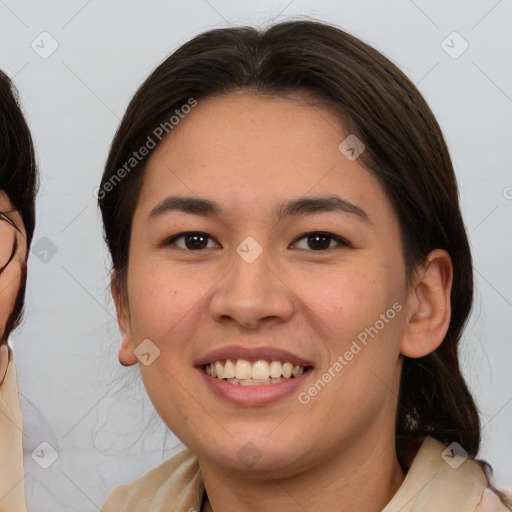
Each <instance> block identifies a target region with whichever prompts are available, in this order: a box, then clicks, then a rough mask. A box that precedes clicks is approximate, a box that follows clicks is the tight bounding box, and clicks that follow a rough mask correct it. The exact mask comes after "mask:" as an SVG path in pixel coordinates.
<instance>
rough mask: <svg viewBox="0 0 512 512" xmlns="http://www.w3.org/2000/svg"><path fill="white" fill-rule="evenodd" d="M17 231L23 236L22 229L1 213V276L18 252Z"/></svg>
mask: <svg viewBox="0 0 512 512" xmlns="http://www.w3.org/2000/svg"><path fill="white" fill-rule="evenodd" d="M16 231H18V232H19V233H21V234H22V235H23V233H22V232H21V230H20V228H19V227H18V226H17V225H16V224H15V223H14V222H13V221H12V220H11V219H10V218H9V217H8V216H7V215H6V214H5V213H4V212H0V274H1V273H2V272H3V271H4V270H5V268H6V267H7V265H9V263H10V262H11V261H12V260H13V258H14V256H15V255H16V251H17V250H18V237H17V236H16Z"/></svg>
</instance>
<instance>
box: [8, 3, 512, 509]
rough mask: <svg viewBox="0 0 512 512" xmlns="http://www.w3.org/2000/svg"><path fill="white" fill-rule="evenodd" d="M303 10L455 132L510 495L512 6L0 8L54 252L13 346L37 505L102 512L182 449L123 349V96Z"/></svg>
mask: <svg viewBox="0 0 512 512" xmlns="http://www.w3.org/2000/svg"><path fill="white" fill-rule="evenodd" d="M297 15H311V16H314V17H317V18H318V19H321V20H326V21H330V22H334V23H336V24H337V25H339V26H340V27H342V28H344V29H346V30H348V31H350V32H351V33H353V34H354V35H356V36H358V37H360V38H362V39H363V40H365V41H366V42H368V43H370V44H372V45H374V46H375V47H376V48H377V49H379V50H380V51H381V52H383V53H384V54H385V55H387V56H388V57H389V58H391V59H392V60H393V61H394V62H395V63H396V64H397V65H398V66H399V67H400V68H401V69H402V70H403V71H404V72H405V73H406V74H407V75H408V76H409V77H410V78H411V80H412V81H413V82H414V83H416V84H417V85H418V87H419V89H420V90H421V92H422V93H423V94H424V96H425V98H426V99H427V101H428V102H429V104H430V106H431V108H432V109H433V111H434V114H435V115H436V116H437V118H438V120H439V122H440V124H441V127H442V128H443V131H444V133H445V135H446V138H447V141H448V145H449V147H450V150H451V154H452V157H453V161H454V164H455V168H456V172H457V176H458V179H459V182H460V192H461V200H462V207H463V212H464V215H465V220H466V223H467V227H468V232H469V234H470V238H471V245H472V249H473V254H474V263H475V269H476V278H477V283H476V285H477V296H476V306H475V310H474V313H473V315H472V317H471V320H470V322H469V324H468V328H467V331H466V336H465V340H464V343H463V347H462V353H461V357H462V361H463V365H464V369H465V374H466V375H467V377H468V379H469V382H470V384H471V388H472V390H473V392H474V393H475V395H476V397H477V401H478V404H479V406H480V408H481V411H482V423H483V424H484V430H483V447H482V451H481V457H482V458H485V459H486V460H488V461H489V462H491V464H492V465H493V466H494V468H495V476H496V482H497V483H498V484H500V485H502V486H506V487H508V488H510V487H512V462H511V461H512V442H511V432H512V385H511V384H512V378H511V364H510V362H511V356H512V257H511V256H512V236H511V235H512V221H511V219H512V199H511V198H512V188H510V187H512V172H511V168H510V165H511V164H510V162H511V157H512V153H511V150H510V147H511V142H510V138H511V134H512V67H511V64H510V63H511V61H512V59H511V57H512V55H511V53H512V51H511V49H512V32H511V30H510V27H511V22H512V1H511V0H501V1H496V0H481V1H467V0H466V1H464V2H459V1H458V0H451V1H448V2H447V1H443V0H435V1H426V0H415V1H412V0H393V1H388V2H381V1H377V0H374V1H371V0H358V1H351V2H349V1H336V2H335V1H332V0H331V1H325V0H314V1H311V0H310V1H299V0H295V1H290V0H285V1H279V2H271V1H261V0H260V1H257V2H256V1H252V0H249V1H240V2H235V1H232V2H229V1H227V0H208V1H206V0H188V1H181V0H180V1H176V2H164V1H152V2H142V1H139V2H136V1H121V0H115V1H109V2H102V1H100V0H90V1H86V0H76V1H55V0H54V1H45V2H36V1H29V0H23V1H22V0H19V1H15V0H0V67H2V68H3V69H4V70H6V71H7V73H8V74H9V75H10V76H11V77H14V81H15V83H16V85H17V87H18V88H19V91H20V95H21V98H22V101H23V104H24V107H25V110H26V113H27V117H28V121H29V124H30V127H31V129H32V132H33V135H34V139H35V144H36V147H37V152H38V157H39V165H40V170H41V177H42V180H41V190H40V194H39V196H38V202H37V228H36V232H35V237H34V242H35V243H37V242H38V241H39V240H41V239H42V238H44V237H46V238H48V239H49V240H50V241H51V243H52V244H54V246H55V249H56V251H57V252H56V254H55V255H53V256H52V253H51V252H48V253H46V256H45V253H44V252H43V250H44V249H45V248H46V249H48V241H47V240H46V239H45V241H43V242H41V244H42V245H40V246H38V247H39V249H38V250H39V252H38V251H37V250H36V251H35V253H32V254H31V256H30V261H29V283H28V292H27V305H26V320H25V322H24V324H23V325H22V327H21V328H20V329H18V331H17V332H16V333H15V334H14V335H13V336H12V339H11V342H12V345H13V346H14V350H15V354H16V358H17V366H18V372H19V384H20V389H21V393H22V395H23V409H24V412H25V417H26V422H27V427H26V436H25V443H26V449H27V458H26V462H27V471H28V474H27V478H26V480H27V481H26V487H27V496H28V500H29V504H30V505H31V510H33V511H37V512H39V511H46V510H48V511H49V510H52V511H55V510H62V511H64V510H66V511H75V510H76V511H82V512H83V511H97V510H98V509H99V506H100V505H101V503H102V502H103V500H104V499H105V498H106V496H107V494H108V493H109V491H110V490H112V489H113V488H114V487H115V486H116V485H118V484H120V483H123V482H129V481H132V480H133V479H135V478H136V477H138V476H139V475H141V474H142V473H144V472H145V471H147V470H149V469H150V468H152V467H154V466H156V465H157V464H159V463H160V462H161V461H162V460H164V459H165V458H168V457H169V456H171V455H172V454H173V453H175V452H177V451H180V450H181V449H182V448H183V446H182V445H180V443H179V442H178V441H177V440H176V438H174V436H173V435H172V434H171V433H170V432H169V431H168V430H167V429H166V428H165V427H164V426H163V425H162V423H161V421H160V420H159V418H158V417H156V418H154V417H153V416H154V414H155V413H154V411H153V409H152V405H151V404H150V403H149V401H148V400H147V398H145V393H144V390H143V388H142V386H141V385H140V382H138V380H137V378H136V375H137V373H138V369H137V368H132V369H129V370H126V369H123V368H121V367H119V365H118V362H117V356H116V350H117V343H118V339H119V338H118V331H117V324H116V323H115V319H114V309H113V304H112V302H111V300H110V296H109V292H108V288H107V286H108V269H109V263H108V258H107V254H106V249H105V247H104V244H103V240H102V226H101V222H100V216H99V211H98V208H97V206H96V201H95V198H94V197H93V190H94V189H95V188H96V187H97V186H98V184H99V180H100V176H101V173H102V169H103V165H104V162H105V159H106V156H107V152H108V148H109V145H110V142H111V140H112V137H113V135H114V132H115V130H116V128H117V126H118V123H119V120H120V118H121V116H122V114H123V113H124V110H125V108H126V106H127V104H128V101H129V100H130V98H131V97H132V95H133V94H134V92H135V90H136V88H137V87H138V86H139V84H140V83H141V82H142V81H143V79H145V77H146V76H147V75H148V73H149V72H150V71H151V70H152V69H153V68H154V67H155V66H156V65H157V64H159V63H160V62H161V61H162V60H163V59H164V58H165V57H166V56H167V55H168V54H169V53H171V52H172V51H173V50H174V49H175V48H177V47H178V46H179V45H180V44H182V43H184V42H185V41H186V40H188V39H190V38H191V37H193V36H194V35H196V34H198V33H199V32H201V31H204V30H206V29H209V28H217V27H224V26H227V25H228V24H231V25H239V24H250V25H253V24H259V23H261V22H267V23H268V22H271V21H272V20H275V21H277V20H282V19H285V18H289V17H293V16H297ZM44 31H46V32H48V33H49V34H50V35H51V37H52V38H53V39H55V41H56V42H57V43H58V48H57V50H56V51H55V52H54V53H53V54H52V55H50V56H49V57H48V58H46V59H44V58H42V57H41V56H40V55H39V54H38V53H37V52H36V51H34V49H32V47H31V44H32V42H33V41H35V42H34V45H36V44H38V45H39V48H40V49H39V51H40V52H42V51H43V48H42V46H43V43H44V49H45V50H44V51H47V50H48V49H50V48H51V46H50V45H51V40H50V39H49V38H48V36H40V34H41V33H42V32H44ZM453 31H457V32H458V33H459V34H460V35H461V36H462V37H463V38H464V40H466V41H467V43H468V44H469V47H468V49H467V50H466V51H465V52H464V53H463V54H462V55H460V56H459V57H458V58H452V56H450V55H448V54H447V53H446V51H445V50H444V49H443V47H442V42H443V41H444V40H445V39H446V38H447V36H448V35H449V34H451V33H452V32H453ZM457 37H458V36H455V39H454V36H451V38H449V39H448V40H447V43H445V45H446V44H448V45H450V46H453V47H454V48H452V50H451V51H452V53H453V52H456V51H458V50H460V49H461V48H462V46H461V44H463V41H462V40H461V39H457ZM42 38H46V39H44V41H43V42H41V39H42ZM452 40H453V43H452V42H451V41H452ZM445 47H446V46H445ZM507 187H508V188H507ZM45 244H46V245H45ZM45 258H46V259H48V261H46V262H44V259H45ZM125 384H126V387H124V388H123V386H124V385H125ZM119 389H121V391H116V390H119ZM42 441H46V442H48V443H49V444H50V445H52V446H53V447H54V448H55V449H56V450H57V452H58V455H59V456H58V458H57V460H56V461H55V462H54V463H53V464H52V465H51V466H50V467H49V468H48V469H46V470H45V469H42V468H40V467H39V466H37V465H36V464H35V463H34V462H33V460H32V459H31V457H30V451H31V450H32V449H33V448H35V447H36V446H38V445H39V443H40V442H42Z"/></svg>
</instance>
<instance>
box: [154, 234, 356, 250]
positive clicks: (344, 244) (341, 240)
mask: <svg viewBox="0 0 512 512" xmlns="http://www.w3.org/2000/svg"><path fill="white" fill-rule="evenodd" d="M187 235H202V236H204V237H206V238H208V239H210V240H214V238H213V237H211V236H210V235H208V234H207V233H204V232H203V231H184V232H183V233H179V234H177V235H173V236H172V237H170V238H167V239H166V240H165V241H164V242H163V243H162V246H165V247H168V246H170V245H174V244H175V242H176V240H179V239H180V238H185V237H186V236H187ZM312 236H324V237H328V238H330V239H331V240H334V241H335V242H337V243H338V244H339V245H338V247H329V248H327V249H319V250H314V249H299V250H301V251H306V252H328V251H332V250H334V249H337V248H338V249H339V248H343V247H352V245H351V244H350V243H349V242H348V241H347V240H345V239H344V238H342V237H340V236H337V235H334V234H332V233H329V232H327V231H311V232H309V233H304V234H303V235H300V236H299V237H297V238H296V239H295V240H294V241H293V242H292V244H296V243H297V242H298V241H300V240H302V239H303V238H308V237H312ZM216 243H218V242H216ZM329 245H330V244H329ZM178 248H179V249H182V250H184V251H187V252H199V251H202V250H204V249H206V248H203V249H187V248H183V247H178Z"/></svg>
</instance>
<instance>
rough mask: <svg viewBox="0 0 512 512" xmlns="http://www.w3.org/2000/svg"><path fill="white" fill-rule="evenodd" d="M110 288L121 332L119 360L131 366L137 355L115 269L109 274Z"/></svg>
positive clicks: (127, 311) (127, 308)
mask: <svg viewBox="0 0 512 512" xmlns="http://www.w3.org/2000/svg"><path fill="white" fill-rule="evenodd" d="M110 290H111V291H112V297H113V298H114V302H115V304H116V312H117V323H118V324H119V331H120V332H121V343H120V346H119V362H120V363H121V364H122V365H123V366H132V365H134V364H136V363H137V357H136V356H135V354H134V353H133V350H134V348H135V345H134V343H133V337H132V335H131V326H130V310H129V307H128V303H127V300H125V298H124V297H123V296H122V293H121V290H120V289H119V284H118V282H117V276H116V272H115V270H113V271H112V272H111V274H110Z"/></svg>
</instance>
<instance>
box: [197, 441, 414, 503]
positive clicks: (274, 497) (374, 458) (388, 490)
mask: <svg viewBox="0 0 512 512" xmlns="http://www.w3.org/2000/svg"><path fill="white" fill-rule="evenodd" d="M200 468H201V474H202V476H203V480H204V483H205V487H206V491H207V496H208V497H207V498H206V502H205V506H204V508H203V512H214V511H215V512H216V511H218V510H237V511H239V512H249V511H251V512H260V511H261V512H263V511H265V510H269V509H271V510H279V511H280V512H291V511H294V512H295V511H297V510H308V512H317V511H318V512H320V511H323V510H329V509H330V510H351V511H353V512H362V511H365V512H379V511H381V510H382V509H383V508H384V507H385V506H386V504H387V503H388V502H389V501H390V500H391V498H392V497H393V496H394V494H395V493H396V492H397V490H398V488H399V487H400V485H401V484H402V482H403V480H404V478H405V475H404V472H403V470H402V468H401V466H400V464H399V462H398V459H397V456H396V451H395V444H394V433H393V437H392V438H391V439H389V437H388V436H382V437H381V438H379V441H377V442H376V443H375V442H373V443H369V442H367V441H366V440H360V442H359V443H358V445H357V447H350V448H349V449H348V450H347V449H346V447H344V448H343V449H342V450H340V453H336V454H333V456H332V457H330V459H329V460H324V461H322V463H321V464H316V465H314V466H312V467H309V468H308V469H307V470H304V471H302V472H300V473H295V474H288V475H284V474H283V475H278V474H277V472H276V471H272V472H270V471H266V472H263V474H264V476H261V474H260V477H259V478H258V479H255V478H251V477H250V476H239V473H237V472H236V471H231V472H226V471H225V470H224V471H223V473H224V475H226V476H225V477H224V479H223V480H221V481H220V482H219V476H218V475H219V470H220V469H221V468H213V467H212V466H210V465H208V464H207V465H205V464H202V463H201V462H200ZM221 474H222V473H221ZM362 489H364V491H363V492H361V490H362Z"/></svg>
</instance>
